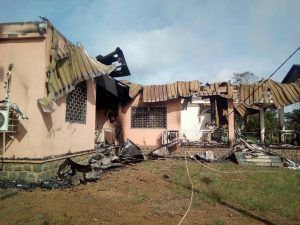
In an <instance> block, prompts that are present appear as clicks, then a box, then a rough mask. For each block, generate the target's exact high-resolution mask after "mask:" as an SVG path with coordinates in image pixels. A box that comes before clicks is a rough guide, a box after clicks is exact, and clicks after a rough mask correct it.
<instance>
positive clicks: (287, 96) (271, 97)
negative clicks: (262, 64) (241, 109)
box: [239, 80, 300, 108]
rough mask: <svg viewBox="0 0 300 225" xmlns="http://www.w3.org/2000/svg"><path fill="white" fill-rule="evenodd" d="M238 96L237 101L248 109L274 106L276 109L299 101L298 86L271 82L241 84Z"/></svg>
mask: <svg viewBox="0 0 300 225" xmlns="http://www.w3.org/2000/svg"><path fill="white" fill-rule="evenodd" d="M239 94H240V97H239V100H240V101H242V102H244V103H245V104H246V105H248V106H250V107H251V106H252V105H260V104H274V105H275V107H276V108H282V107H284V106H288V105H291V104H294V103H296V102H299V101H300V84H299V83H289V84H282V83H278V82H275V81H273V80H267V81H261V82H257V83H254V84H242V85H240V90H239Z"/></svg>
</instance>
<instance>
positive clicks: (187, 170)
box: [178, 150, 194, 225]
mask: <svg viewBox="0 0 300 225" xmlns="http://www.w3.org/2000/svg"><path fill="white" fill-rule="evenodd" d="M185 167H186V173H187V176H188V178H189V181H190V183H191V190H192V193H191V198H190V203H189V206H188V208H187V210H186V212H185V214H184V215H183V217H182V218H181V220H180V221H179V223H178V225H180V224H181V223H182V222H183V220H184V219H185V217H186V215H187V214H188V213H189V211H190V209H191V206H192V202H193V197H194V185H193V181H192V178H191V176H190V172H189V167H188V164H187V158H186V150H185Z"/></svg>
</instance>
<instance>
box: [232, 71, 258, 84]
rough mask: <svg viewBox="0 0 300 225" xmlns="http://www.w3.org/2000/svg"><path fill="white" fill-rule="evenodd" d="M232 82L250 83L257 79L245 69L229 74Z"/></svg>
mask: <svg viewBox="0 0 300 225" xmlns="http://www.w3.org/2000/svg"><path fill="white" fill-rule="evenodd" d="M231 79H232V83H233V84H250V83H253V82H255V81H257V79H258V77H257V76H256V75H255V74H254V73H252V72H249V71H245V72H243V73H234V74H233V75H232V76H231Z"/></svg>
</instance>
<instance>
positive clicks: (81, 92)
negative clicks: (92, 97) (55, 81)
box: [66, 81, 87, 124]
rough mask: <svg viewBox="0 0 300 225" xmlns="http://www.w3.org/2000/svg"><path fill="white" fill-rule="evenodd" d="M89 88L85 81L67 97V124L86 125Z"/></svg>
mask: <svg viewBox="0 0 300 225" xmlns="http://www.w3.org/2000/svg"><path fill="white" fill-rule="evenodd" d="M86 102H87V86H86V82H85V81H83V82H81V83H79V84H78V85H76V87H75V89H74V90H73V91H72V92H70V93H69V94H68V96H67V107H66V122H71V123H84V124H85V121H86Z"/></svg>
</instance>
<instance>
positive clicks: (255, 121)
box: [244, 109, 277, 132]
mask: <svg viewBox="0 0 300 225" xmlns="http://www.w3.org/2000/svg"><path fill="white" fill-rule="evenodd" d="M265 128H266V130H276V129H277V112H276V110H275V109H267V110H266V111H265ZM259 130H260V124H259V113H257V114H253V115H249V116H248V118H247V120H246V121H245V128H244V131H251V132H254V131H259Z"/></svg>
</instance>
